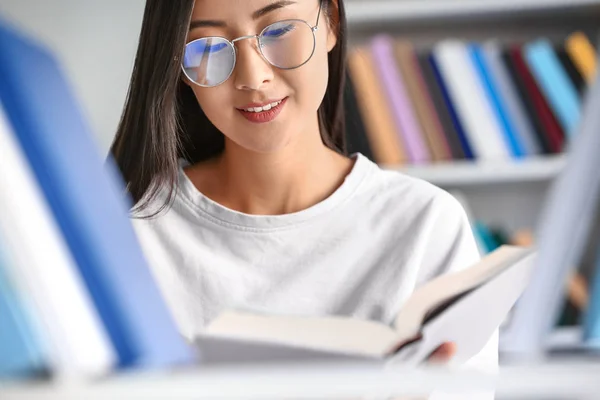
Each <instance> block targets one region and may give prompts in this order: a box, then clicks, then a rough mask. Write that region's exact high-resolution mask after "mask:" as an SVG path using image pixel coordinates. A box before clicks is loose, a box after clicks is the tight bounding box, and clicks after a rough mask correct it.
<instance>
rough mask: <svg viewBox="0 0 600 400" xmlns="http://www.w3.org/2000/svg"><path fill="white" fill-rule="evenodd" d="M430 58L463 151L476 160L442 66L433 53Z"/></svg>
mask: <svg viewBox="0 0 600 400" xmlns="http://www.w3.org/2000/svg"><path fill="white" fill-rule="evenodd" d="M428 59H429V65H431V69H432V72H433V75H434V77H435V80H436V81H437V84H438V86H439V88H440V92H441V93H442V97H443V98H444V102H445V103H446V107H447V109H448V113H449V114H450V118H451V119H452V124H453V125H454V129H455V130H456V133H457V134H458V139H459V141H460V144H461V146H462V149H463V152H464V153H465V158H466V159H467V160H474V159H475V158H476V157H475V154H474V153H473V149H472V148H471V145H470V144H469V141H468V140H467V135H466V134H465V130H464V128H463V126H462V124H461V122H460V120H459V118H458V114H457V112H456V108H455V107H454V104H453V103H452V100H451V99H450V94H449V93H448V87H447V86H446V82H444V78H443V77H442V74H441V72H440V68H439V66H438V64H437V61H436V60H435V57H434V55H433V54H430V55H429V57H428Z"/></svg>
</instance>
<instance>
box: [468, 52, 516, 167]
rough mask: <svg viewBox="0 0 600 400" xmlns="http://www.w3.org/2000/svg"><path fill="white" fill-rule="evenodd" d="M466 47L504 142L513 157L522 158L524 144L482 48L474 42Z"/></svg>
mask: <svg viewBox="0 0 600 400" xmlns="http://www.w3.org/2000/svg"><path fill="white" fill-rule="evenodd" d="M468 48H469V54H470V56H471V60H472V62H473V65H474V66H475V70H476V71H477V74H478V78H479V82H480V83H481V86H482V87H483V89H484V92H485V94H486V96H487V98H488V100H489V102H490V104H491V105H492V109H493V110H494V114H495V115H496V119H497V120H498V124H499V125H500V127H501V128H502V129H501V131H502V133H503V136H504V142H505V143H506V146H507V147H508V149H509V150H510V153H511V155H512V156H513V157H515V158H522V157H523V156H524V155H525V149H524V146H523V144H522V143H521V140H520V138H519V136H518V134H517V131H516V129H515V127H514V124H513V121H511V119H510V116H509V114H508V110H507V106H506V104H505V103H504V99H502V97H501V95H500V92H499V90H498V84H497V82H496V81H495V78H494V76H493V75H492V73H491V71H490V68H489V66H488V65H487V61H486V59H485V54H484V52H483V49H482V48H481V46H480V45H478V44H475V43H473V44H470V45H469V46H468Z"/></svg>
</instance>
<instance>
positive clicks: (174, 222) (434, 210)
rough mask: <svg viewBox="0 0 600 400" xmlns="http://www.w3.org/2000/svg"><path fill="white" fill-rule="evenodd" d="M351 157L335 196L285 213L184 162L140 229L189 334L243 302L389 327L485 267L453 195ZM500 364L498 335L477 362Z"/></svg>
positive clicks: (149, 256)
mask: <svg viewBox="0 0 600 400" xmlns="http://www.w3.org/2000/svg"><path fill="white" fill-rule="evenodd" d="M353 157H354V158H355V159H356V162H355V163H354V166H353V168H352V170H351V172H350V173H349V174H348V176H347V177H346V179H345V181H344V182H343V184H342V185H341V186H340V187H339V188H338V189H337V190H336V191H335V192H334V193H333V194H332V195H331V196H329V197H328V198H326V199H325V200H323V201H322V202H320V203H318V204H316V205H314V206H312V207H310V208H307V209H305V210H302V211H299V212H296V213H292V214H286V215H277V216H258V215H249V214H244V213H240V212H237V211H234V210H231V209H228V208H226V207H224V206H222V205H220V204H218V203H216V202H214V201H212V200H210V199H209V198H207V197H206V196H204V195H203V194H202V193H200V192H199V191H198V190H197V188H196V187H195V186H194V185H193V184H192V182H191V181H190V180H189V179H188V178H187V176H186V175H185V173H184V172H183V169H182V165H181V166H180V169H179V180H178V192H177V195H176V198H175V200H174V203H173V204H172V206H171V207H170V208H169V209H167V211H163V212H162V213H161V214H159V216H158V217H154V218H152V219H149V220H142V219H134V220H133V223H134V227H135V230H136V232H137V234H138V237H139V239H140V242H141V244H142V248H143V249H144V252H145V254H146V256H147V259H148V261H149V263H150V265H151V268H152V270H153V274H154V276H155V278H156V280H157V282H158V285H159V287H160V289H161V291H162V294H163V295H164V297H165V298H166V301H167V303H168V305H169V306H170V309H171V311H172V313H173V315H174V317H175V320H176V322H177V324H178V325H179V328H180V330H181V332H182V334H183V335H184V336H185V337H186V338H188V339H189V340H193V338H194V336H195V335H197V334H198V333H199V332H201V331H202V329H203V327H204V326H205V325H206V324H207V323H208V322H209V321H210V320H211V319H213V318H215V317H216V316H217V315H218V314H219V313H220V311H222V310H224V309H226V308H230V307H238V306H240V307H244V308H252V309H259V310H264V311H270V312H274V313H287V314H296V315H331V314H333V315H342V316H352V317H357V318H363V319H371V320H376V321H380V322H384V323H387V324H391V323H392V322H393V320H394V316H395V314H396V313H397V312H398V310H399V309H400V307H401V306H402V304H403V302H404V301H405V300H406V299H407V298H408V297H409V296H410V294H411V293H412V292H413V290H414V289H415V288H416V287H417V286H419V285H420V284H422V283H423V282H426V281H427V280H429V279H431V278H433V277H435V276H437V275H440V274H444V273H447V272H449V271H455V270H458V269H462V268H464V267H468V266H470V265H472V264H473V263H475V262H476V261H477V260H478V259H479V252H478V249H477V246H476V243H475V240H474V238H473V234H472V231H471V229H470V226H469V222H468V220H467V217H466V214H465V212H464V210H463V208H462V207H461V205H460V203H459V202H458V201H457V200H456V199H455V198H454V197H452V196H451V195H450V194H449V193H447V192H446V191H443V190H442V189H439V188H437V187H435V186H433V185H431V184H429V183H427V182H425V181H422V180H419V179H416V178H412V177H409V176H406V175H403V174H401V173H399V172H394V171H386V170H382V169H380V168H379V167H378V166H377V165H376V164H374V163H373V162H371V161H370V160H369V159H367V158H366V157H364V156H363V155H361V154H355V155H354V156H353ZM163 192H164V193H162V192H161V196H159V197H158V198H157V203H156V205H157V206H160V204H161V202H162V201H164V199H165V197H164V196H166V190H165V191H163ZM150 211H155V209H154V207H153V208H152V209H150ZM497 362H498V344H497V335H495V336H494V337H493V338H492V340H490V342H489V343H488V345H487V346H486V347H485V348H484V350H483V351H482V352H481V353H480V354H479V355H477V356H476V357H474V358H473V359H472V360H471V361H470V362H469V363H468V364H469V365H470V366H478V367H482V368H485V369H488V368H490V367H491V368H495V367H496V366H497Z"/></svg>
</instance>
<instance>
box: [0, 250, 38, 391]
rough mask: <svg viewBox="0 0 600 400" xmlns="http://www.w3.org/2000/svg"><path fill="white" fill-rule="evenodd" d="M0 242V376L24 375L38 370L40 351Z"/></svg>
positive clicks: (36, 334)
mask: <svg viewBox="0 0 600 400" xmlns="http://www.w3.org/2000/svg"><path fill="white" fill-rule="evenodd" d="M4 250H5V249H3V247H2V243H1V242H0V379H6V378H9V379H12V378H24V377H28V376H34V375H37V374H38V373H40V372H42V371H43V370H44V367H45V361H46V360H45V359H44V355H45V353H44V351H43V347H42V345H41V343H40V342H39V340H38V337H39V336H38V335H39V334H40V332H35V330H34V324H33V323H32V321H31V314H30V313H29V311H28V310H27V309H26V308H25V305H24V304H23V302H22V301H21V300H22V297H21V296H22V295H24V294H23V293H18V292H17V291H16V289H15V286H14V284H13V281H12V279H11V276H10V274H9V269H8V268H7V266H8V262H9V258H8V256H7V254H6V252H5V251H4Z"/></svg>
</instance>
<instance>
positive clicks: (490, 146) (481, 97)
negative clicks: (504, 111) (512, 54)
mask: <svg viewBox="0 0 600 400" xmlns="http://www.w3.org/2000/svg"><path fill="white" fill-rule="evenodd" d="M433 56H434V58H435V60H436V62H437V63H438V65H439V69H440V74H441V75H442V77H443V79H444V82H445V83H446V85H447V87H448V93H449V96H450V99H451V101H452V103H453V104H454V106H455V107H456V112H457V114H458V117H459V119H460V123H461V124H462V125H463V128H464V131H465V135H466V137H467V140H468V141H469V144H470V145H471V147H472V149H473V153H474V155H475V158H476V159H477V160H482V161H485V160H508V159H510V158H511V155H510V154H511V153H510V149H509V148H508V146H507V144H506V142H505V141H504V134H503V133H502V127H501V126H500V124H499V122H498V120H497V117H496V115H495V114H494V110H493V108H492V104H491V103H490V101H489V99H488V98H487V96H486V93H485V90H484V88H483V86H482V85H481V83H480V82H479V76H478V72H477V70H476V69H475V66H474V65H473V62H472V60H471V57H470V54H469V50H468V48H467V45H466V44H465V43H463V42H461V41H459V40H450V39H449V40H445V41H442V42H440V43H439V44H437V45H436V46H435V48H434V50H433Z"/></svg>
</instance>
